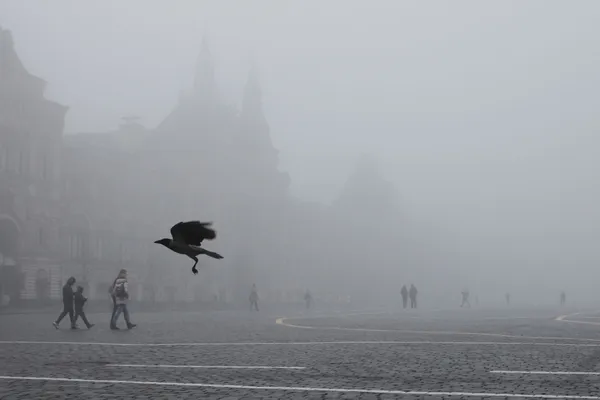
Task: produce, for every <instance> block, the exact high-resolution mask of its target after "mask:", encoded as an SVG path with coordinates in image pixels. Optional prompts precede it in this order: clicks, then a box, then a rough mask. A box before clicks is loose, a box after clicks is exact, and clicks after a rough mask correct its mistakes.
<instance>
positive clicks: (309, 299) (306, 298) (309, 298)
mask: <svg viewBox="0 0 600 400" xmlns="http://www.w3.org/2000/svg"><path fill="white" fill-rule="evenodd" d="M304 301H305V302H306V309H307V310H308V309H309V308H310V305H311V303H312V294H310V290H308V289H306V293H305V294H304Z"/></svg>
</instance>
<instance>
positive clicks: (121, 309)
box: [110, 304, 131, 327]
mask: <svg viewBox="0 0 600 400" xmlns="http://www.w3.org/2000/svg"><path fill="white" fill-rule="evenodd" d="M121 313H123V315H124V317H125V322H126V323H127V326H130V325H131V321H130V320H129V310H128V309H127V304H117V305H116V309H115V312H114V314H113V316H112V320H111V321H110V326H112V327H116V326H117V320H118V319H119V317H120V316H121Z"/></svg>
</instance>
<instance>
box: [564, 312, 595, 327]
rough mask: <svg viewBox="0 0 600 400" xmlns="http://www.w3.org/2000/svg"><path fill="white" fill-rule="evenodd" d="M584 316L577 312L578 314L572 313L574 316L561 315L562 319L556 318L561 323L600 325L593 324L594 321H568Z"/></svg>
mask: <svg viewBox="0 0 600 400" xmlns="http://www.w3.org/2000/svg"><path fill="white" fill-rule="evenodd" d="M581 314H584V313H582V312H576V313H572V314H565V315H561V316H560V317H557V318H556V321H561V322H567V323H569V324H581V325H596V326H598V325H600V322H592V321H573V320H571V319H567V318H568V317H574V316H576V315H581Z"/></svg>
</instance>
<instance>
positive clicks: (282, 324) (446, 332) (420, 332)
mask: <svg viewBox="0 0 600 400" xmlns="http://www.w3.org/2000/svg"><path fill="white" fill-rule="evenodd" d="M578 314H580V313H574V314H568V315H561V316H559V317H556V318H555V320H556V321H564V322H575V323H578V322H581V323H584V324H586V323H587V324H592V325H600V323H595V322H585V321H569V320H566V319H565V318H566V317H568V316H573V315H578ZM290 319H298V318H297V317H295V318H277V319H276V320H275V323H276V324H278V325H281V326H286V327H288V328H297V329H314V330H337V331H349V332H385V333H410V334H418V335H461V336H485V337H498V338H510V339H532V340H571V341H586V342H600V339H590V338H573V337H559V336H522V335H510V334H503V333H485V332H456V331H419V330H404V329H375V328H342V327H337V326H323V327H318V326H309V325H295V324H290V323H288V322H285V321H286V320H290Z"/></svg>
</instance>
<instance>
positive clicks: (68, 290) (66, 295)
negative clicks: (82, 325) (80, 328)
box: [52, 277, 77, 329]
mask: <svg viewBox="0 0 600 400" xmlns="http://www.w3.org/2000/svg"><path fill="white" fill-rule="evenodd" d="M74 284H75V278H73V277H70V278H69V279H68V280H67V283H65V286H63V289H62V297H63V310H62V312H61V313H60V315H59V316H58V318H57V319H56V321H54V322H53V323H52V325H54V327H55V328H56V329H58V325H59V324H60V321H62V319H63V318H64V317H65V316H66V315H67V314H69V318H70V319H71V329H77V327H76V326H75V314H74V312H73V285H74Z"/></svg>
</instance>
